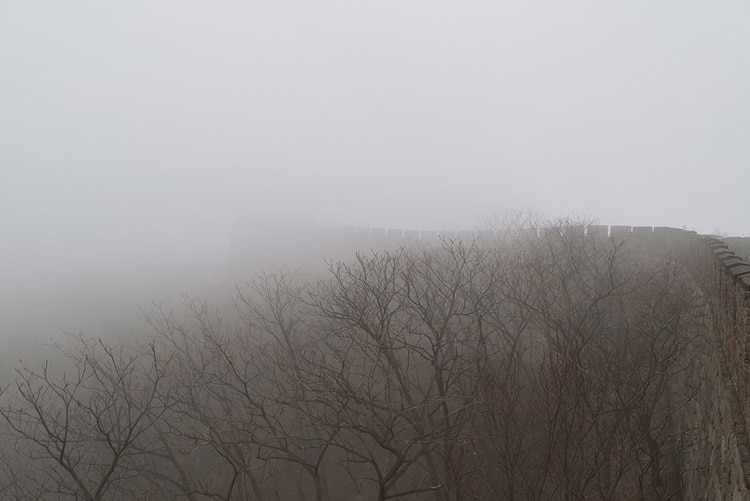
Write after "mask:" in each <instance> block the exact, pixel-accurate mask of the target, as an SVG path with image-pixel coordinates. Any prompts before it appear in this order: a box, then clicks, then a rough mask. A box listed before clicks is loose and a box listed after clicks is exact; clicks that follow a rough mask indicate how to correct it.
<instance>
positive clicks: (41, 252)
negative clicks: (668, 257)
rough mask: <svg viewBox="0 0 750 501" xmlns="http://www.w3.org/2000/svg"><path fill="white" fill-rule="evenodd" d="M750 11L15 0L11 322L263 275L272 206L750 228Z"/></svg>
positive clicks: (4, 107) (460, 222) (3, 212)
mask: <svg viewBox="0 0 750 501" xmlns="http://www.w3.org/2000/svg"><path fill="white" fill-rule="evenodd" d="M749 21H750V5H748V3H747V2H742V1H739V0H734V1H727V2H719V3H716V2H698V1H687V2H685V1H683V2H673V1H669V2H668V1H661V2H653V1H650V2H647V1H640V0H639V1H631V2H621V3H619V4H610V3H603V2H594V1H578V0H575V1H572V2H553V1H530V2H497V1H474V2H444V1H434V0H433V1H429V2H428V1H423V0H414V1H408V2H403V1H378V2H351V1H348V2H344V1H340V2H335V1H330V0H321V1H317V2H299V1H289V2H260V1H257V2H229V1H226V2H197V1H180V2H177V1H160V2H127V3H122V4H114V3H110V2H94V1H76V2H65V3H60V2H51V1H48V2H25V1H12V0H8V1H4V2H2V4H0V64H2V74H1V76H0V110H1V113H0V169H1V172H0V173H1V174H2V176H0V276H1V277H2V278H1V282H0V302H1V303H2V307H0V315H2V317H1V318H2V321H1V322H0V323H1V324H2V329H3V331H5V335H6V336H16V335H26V334H32V333H33V334H34V335H38V336H50V335H54V333H55V332H59V330H60V329H66V330H72V331H76V330H79V329H89V328H93V327H91V326H93V325H96V324H97V322H101V321H102V318H104V317H107V316H108V315H110V313H111V312H113V311H115V310H116V311H118V312H120V313H121V314H122V315H123V316H124V317H128V316H129V315H130V314H132V313H133V312H135V311H137V310H136V306H137V305H138V304H148V303H149V302H150V301H152V300H160V298H161V299H163V298H165V297H171V296H170V294H172V295H173V294H175V293H176V292H178V291H190V290H191V289H197V290H199V291H205V290H206V288H207V287H208V288H210V287H212V286H216V285H217V284H231V283H233V282H235V281H240V280H242V278H243V277H234V276H230V273H229V269H228V267H227V263H228V259H229V255H230V246H231V242H232V234H233V229H235V230H236V228H237V225H238V224H239V225H241V224H242V223H241V222H242V221H246V220H248V218H249V219H251V220H253V221H266V220H269V221H289V220H304V221H305V222H306V224H307V223H309V224H324V225H352V226H372V227H393V228H411V229H437V228H442V227H463V228H471V227H473V226H474V225H476V224H477V223H479V222H480V221H481V218H482V217H483V216H484V215H486V214H489V213H495V212H499V213H502V212H505V211H507V210H511V209H518V208H526V207H532V208H534V209H536V210H538V211H541V212H543V213H546V214H551V215H561V216H562V215H570V214H585V215H589V216H591V217H594V218H597V219H598V220H600V221H601V222H602V223H605V224H626V225H647V226H673V227H687V228H690V229H696V230H698V231H700V232H704V233H710V232H723V233H727V234H732V235H748V234H750V219H748V218H747V215H748V214H750V202H748V200H750V197H748V196H747V187H748V185H749V183H748V181H750V175H748V174H747V172H748V171H747V167H746V163H747V159H748V158H749V157H750V155H749V153H750V141H748V137H750V136H749V134H750V94H749V93H748V92H747V89H750V53H749V52H748V51H747V48H748V47H750V31H748V30H747V26H748V22H749ZM272 226H273V225H272ZM211 284H213V285H211Z"/></svg>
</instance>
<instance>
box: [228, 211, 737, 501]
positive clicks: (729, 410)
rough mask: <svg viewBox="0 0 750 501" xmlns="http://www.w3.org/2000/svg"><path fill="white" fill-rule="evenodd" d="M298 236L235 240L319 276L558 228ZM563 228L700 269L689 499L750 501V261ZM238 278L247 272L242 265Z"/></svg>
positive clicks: (649, 239) (658, 240)
mask: <svg viewBox="0 0 750 501" xmlns="http://www.w3.org/2000/svg"><path fill="white" fill-rule="evenodd" d="M292 230H293V231H278V232H276V231H275V230H274V231H271V232H270V234H269V232H268V231H263V232H259V233H258V232H255V233H254V232H245V234H242V232H240V233H239V234H237V235H235V236H234V238H233V248H232V256H233V258H234V259H235V260H236V262H243V261H248V262H250V261H252V260H257V262H256V263H255V265H254V266H255V267H256V268H257V267H267V266H269V265H278V264H280V263H281V262H282V261H284V262H286V263H291V265H292V267H297V266H304V267H309V268H310V269H311V270H315V269H316V268H315V266H319V265H320V263H323V262H324V261H325V260H331V259H334V260H335V259H349V258H351V257H352V255H353V254H354V252H356V251H368V250H370V249H374V250H377V249H384V248H393V247H395V246H398V245H403V244H404V243H409V242H422V243H430V242H439V240H440V239H441V238H443V239H449V240H451V239H454V238H467V239H471V238H477V237H479V238H480V239H489V240H490V241H491V240H492V239H497V240H506V239H510V238H519V237H520V238H528V237H529V236H533V235H537V236H538V235H540V234H541V232H543V231H549V230H545V229H541V230H521V231H518V232H513V233H510V232H496V231H460V230H438V231H435V230H429V231H427V230H421V231H417V230H404V229H391V228H368V227H330V226H328V227H320V226H312V225H310V226H304V227H302V226H298V227H295V228H293V229H292ZM553 231H561V232H563V233H566V232H573V233H576V234H579V235H581V236H584V237H600V238H612V239H614V240H615V241H618V240H619V241H627V242H629V243H635V244H637V246H638V247H637V248H638V249H639V253H642V254H644V255H659V256H670V257H671V258H673V259H678V260H680V261H682V262H684V263H686V264H687V266H688V267H689V268H690V270H691V272H692V273H693V276H694V277H695V280H696V282H697V283H699V285H700V288H701V289H702V294H703V296H704V297H705V298H706V300H707V302H708V305H709V307H710V308H709V310H710V312H711V315H710V322H707V325H706V329H705V331H706V332H705V336H702V338H701V339H700V340H698V341H697V342H696V343H695V344H694V346H692V347H691V350H689V353H686V354H685V356H686V358H687V364H688V365H689V369H688V370H686V371H685V372H684V374H683V377H682V378H681V380H680V381H679V388H674V391H675V392H684V391H688V392H689V391H695V392H697V394H696V398H694V399H692V400H691V401H690V403H689V404H688V405H686V406H685V407H684V408H683V409H682V411H681V413H680V415H678V416H675V417H674V420H675V427H676V429H677V431H679V433H678V435H680V437H681V438H679V440H681V441H685V440H688V441H690V444H691V446H690V447H685V448H684V450H685V451H686V452H684V454H683V457H682V460H681V462H682V466H683V471H682V479H683V483H684V485H683V488H684V492H685V494H686V496H688V499H732V500H734V499H736V500H740V499H750V441H749V440H748V434H747V432H746V430H750V419H748V418H749V417H750V263H748V262H746V261H744V260H743V259H741V258H740V257H739V256H737V255H736V254H735V253H734V252H733V251H732V250H730V248H729V247H728V246H727V245H726V244H725V243H724V242H723V241H722V240H721V239H718V238H716V237H713V236H702V235H697V234H696V233H695V232H692V231H687V230H682V229H675V228H668V227H648V226H646V227H644V226H634V227H631V226H604V225H590V226H585V227H584V226H570V227H563V228H555V229H554V230H553ZM236 262H235V264H236ZM311 263H312V265H311ZM316 263H317V264H316ZM230 266H231V263H230ZM233 271H234V272H240V273H242V272H244V271H247V270H246V269H242V268H241V267H240V268H237V267H234V270H233Z"/></svg>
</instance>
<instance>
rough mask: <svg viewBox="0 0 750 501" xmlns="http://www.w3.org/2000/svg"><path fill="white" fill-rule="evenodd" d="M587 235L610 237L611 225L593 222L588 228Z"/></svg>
mask: <svg viewBox="0 0 750 501" xmlns="http://www.w3.org/2000/svg"><path fill="white" fill-rule="evenodd" d="M586 235H588V236H590V237H604V238H606V237H608V236H609V226H606V225H602V224H592V225H589V226H588V227H587V228H586Z"/></svg>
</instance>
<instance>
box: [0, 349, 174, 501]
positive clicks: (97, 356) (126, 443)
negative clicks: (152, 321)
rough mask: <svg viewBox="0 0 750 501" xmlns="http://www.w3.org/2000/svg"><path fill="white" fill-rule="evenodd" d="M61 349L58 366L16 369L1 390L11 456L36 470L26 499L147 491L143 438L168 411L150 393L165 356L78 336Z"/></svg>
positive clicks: (156, 386)
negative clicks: (8, 384)
mask: <svg viewBox="0 0 750 501" xmlns="http://www.w3.org/2000/svg"><path fill="white" fill-rule="evenodd" d="M61 353H62V354H63V356H64V357H65V361H66V362H68V363H67V364H65V365H64V366H63V368H62V369H59V370H54V369H53V368H52V366H51V365H50V364H49V363H45V364H44V365H43V366H41V367H39V368H38V369H35V368H32V367H28V366H25V365H24V366H21V367H20V368H19V369H18V370H17V378H16V382H15V384H14V385H13V387H11V388H6V389H5V390H4V391H3V392H2V395H1V396H2V399H3V400H2V407H0V416H2V418H3V419H4V421H5V423H6V424H7V426H8V428H9V430H10V431H11V432H12V434H13V436H14V437H15V440H16V444H17V445H16V447H15V455H14V460H15V461H19V462H21V463H22V464H23V466H25V467H26V468H27V469H28V470H30V471H33V472H34V473H35V474H33V475H30V476H29V477H28V478H27V480H28V481H29V482H30V483H27V484H26V485H25V486H23V488H25V489H28V494H33V497H43V496H44V495H55V496H63V497H71V498H75V499H79V498H80V499H85V500H97V499H126V498H132V497H133V496H137V495H138V493H141V492H143V490H144V489H148V486H147V484H148V480H147V479H146V478H144V477H142V476H141V474H142V473H143V472H144V471H147V470H144V468H143V466H144V464H143V463H141V459H143V457H144V453H143V452H142V451H144V450H146V449H148V446H147V445H146V444H145V443H144V440H146V438H147V436H148V433H149V432H150V430H151V429H152V427H153V426H154V423H155V422H156V421H158V420H159V418H160V416H161V415H162V414H163V413H164V412H165V410H166V408H167V407H166V406H165V405H164V403H163V402H162V401H161V400H160V399H159V398H157V396H158V393H159V390H160V387H161V385H162V384H163V382H164V380H165V374H166V371H167V367H168V360H164V359H161V358H160V357H159V356H158V355H157V353H156V350H155V348H154V346H153V345H150V346H148V347H147V348H146V349H132V348H126V347H122V348H114V347H111V346H107V345H104V344H103V343H102V342H100V341H92V340H86V339H83V338H79V339H78V340H77V342H76V343H75V344H74V346H73V347H71V348H67V349H61Z"/></svg>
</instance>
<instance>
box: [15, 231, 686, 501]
mask: <svg viewBox="0 0 750 501" xmlns="http://www.w3.org/2000/svg"><path fill="white" fill-rule="evenodd" d="M515 234H516V237H515V238H513V239H507V240H499V241H498V240H495V239H492V240H490V239H488V238H487V237H486V236H485V237H483V238H480V239H477V240H474V241H470V242H467V241H459V240H456V241H443V242H441V243H440V244H439V245H437V246H434V247H429V248H428V247H423V248H422V247H409V248H402V249H397V250H393V251H383V252H375V253H369V254H360V255H358V256H357V257H356V259H354V260H353V261H351V262H336V263H332V264H331V266H330V269H329V272H328V273H327V274H326V275H324V276H322V277H320V278H319V279H315V280H312V279H309V277H304V276H302V275H299V274H295V273H292V272H287V271H280V272H274V273H269V274H265V275H261V276H259V277H257V278H256V280H254V281H252V282H251V283H250V284H248V286H247V287H245V288H241V289H239V290H238V293H237V296H236V299H235V305H236V313H237V314H236V315H234V316H229V315H225V314H218V313H217V312H216V310H214V309H213V308H212V306H211V305H209V304H207V303H206V302H205V301H203V300H201V299H197V298H188V299H187V300H186V308H185V311H183V312H171V311H155V312H153V313H152V314H151V315H150V319H149V320H150V323H151V325H152V327H153V330H154V335H153V339H152V340H151V341H150V342H149V343H144V344H142V345H135V343H134V344H133V345H126V346H108V345H107V344H106V343H102V342H100V341H95V340H91V339H85V338H81V339H79V340H78V341H77V342H75V343H72V344H71V345H70V346H68V347H65V348H63V349H61V358H60V359H58V360H55V361H54V367H52V366H51V365H45V366H42V367H36V366H27V365H23V366H21V367H19V369H18V371H17V377H16V381H15V382H14V383H11V384H7V385H5V386H3V390H2V398H0V416H1V417H2V418H3V425H4V427H3V430H2V433H3V434H4V437H3V442H2V443H3V446H2V448H1V449H0V451H2V457H1V458H0V460H1V461H2V463H1V466H2V477H1V479H0V481H1V482H2V483H0V489H2V491H0V492H2V494H3V496H4V497H6V498H17V499H85V500H94V499H97V500H98V499H156V498H161V499H186V500H207V499H236V500H251V499H252V500H255V499H258V500H260V499H273V500H275V499H311V500H312V499H315V500H329V499H331V500H333V499H341V500H350V499H378V500H386V499H396V498H401V499H431V500H432V499H434V500H440V501H442V500H445V501H449V500H456V501H457V500H474V499H538V500H554V499H560V500H581V499H610V500H618V499H670V498H673V499H678V498H680V495H681V493H680V487H679V485H680V483H679V476H678V474H677V473H676V469H675V458H676V454H677V453H678V452H679V451H677V450H675V445H674V442H673V441H672V440H671V439H670V416H671V415H672V413H673V412H675V410H676V409H678V408H679V407H680V406H681V405H682V404H683V402H682V401H679V400H676V399H675V398H673V397H671V396H670V394H669V392H668V388H669V384H670V381H671V379H672V378H673V377H675V375H677V374H678V373H679V371H681V370H683V366H682V365H681V362H680V357H679V355H680V354H681V353H682V351H683V350H684V349H685V346H686V345H687V344H688V343H689V342H690V341H691V339H692V337H693V336H695V335H696V332H697V328H698V324H699V322H698V320H699V319H698V317H697V313H696V311H697V308H696V305H695V299H694V296H693V293H692V289H691V288H690V287H689V286H688V279H687V277H686V273H685V271H684V270H683V269H682V268H681V266H680V264H678V263H676V262H675V261H673V260H670V259H667V258H655V257H651V258H645V257H644V256H641V255H638V254H637V252H636V250H634V249H629V248H627V246H626V245H625V244H622V243H619V242H615V241H613V240H611V239H607V238H604V239H597V238H594V237H583V236H582V235H581V234H579V232H578V231H575V229H574V227H573V225H571V223H570V222H568V221H563V222H556V223H553V224H544V225H541V226H539V227H536V226H532V227H531V228H529V227H526V229H525V230H524V231H519V232H516V233H515ZM686 398H689V397H686Z"/></svg>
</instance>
